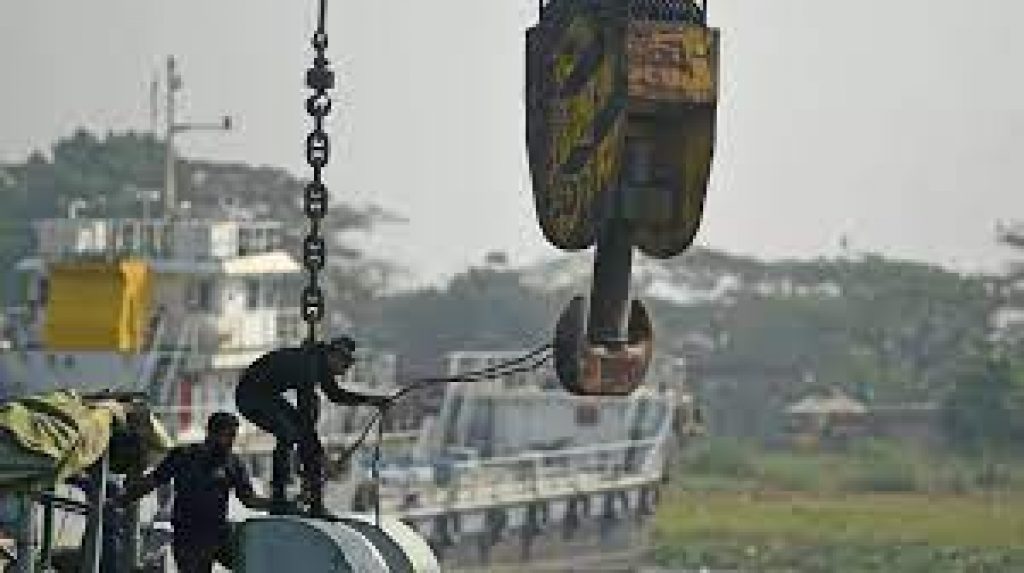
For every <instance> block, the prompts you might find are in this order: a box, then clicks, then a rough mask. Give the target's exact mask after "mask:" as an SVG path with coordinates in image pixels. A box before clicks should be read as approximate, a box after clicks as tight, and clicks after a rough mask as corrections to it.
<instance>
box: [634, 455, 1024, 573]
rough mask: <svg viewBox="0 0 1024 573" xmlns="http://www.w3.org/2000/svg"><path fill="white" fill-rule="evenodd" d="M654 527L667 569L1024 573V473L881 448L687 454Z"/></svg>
mask: <svg viewBox="0 0 1024 573" xmlns="http://www.w3.org/2000/svg"><path fill="white" fill-rule="evenodd" d="M666 489H667V494H666V497H665V499H664V500H663V502H662V503H661V505H660V506H659V509H658V514H657V516H656V518H655V547H656V549H655V550H654V555H653V556H654V560H655V561H656V562H657V563H658V564H659V565H662V566H668V567H678V568H686V569H691V568H699V567H702V566H707V567H710V568H712V569H724V570H740V571H799V572H818V571H822V572H825V571H829V572H832V571H843V572H845V571H855V572H856V571H887V572H897V573H898V572H918V571H920V572H929V573H930V572H933V571H936V572H943V571H950V572H952V571H957V572H959V571H999V572H1003V571H1022V572H1024V470H1022V466H1021V464H1020V462H1019V461H1013V460H1001V461H999V462H996V461H993V460H977V459H963V458H958V457H955V456H952V455H948V454H937V453H934V452H930V453H926V452H923V451H918V450H912V449H908V448H906V447H901V446H899V445H897V444H892V443H883V442H865V443H862V444H858V445H856V446H854V447H852V448H851V449H849V450H848V451H846V452H842V453H823V452H814V453H799V452H791V451H775V452H766V451H762V450H758V449H756V448H753V447H750V446H749V445H746V444H742V443H739V442H734V441H728V440H710V441H706V442H704V443H702V444H698V445H697V446H696V447H694V448H691V449H690V450H688V451H686V452H685V453H684V455H683V456H682V459H681V461H680V463H679V464H678V465H677V466H676V472H675V475H674V479H673V482H672V484H671V485H670V486H669V487H668V488H666Z"/></svg>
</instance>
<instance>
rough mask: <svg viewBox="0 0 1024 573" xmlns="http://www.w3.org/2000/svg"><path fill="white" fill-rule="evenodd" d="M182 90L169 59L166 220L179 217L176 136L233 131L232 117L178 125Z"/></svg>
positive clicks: (177, 75) (166, 120) (166, 91)
mask: <svg viewBox="0 0 1024 573" xmlns="http://www.w3.org/2000/svg"><path fill="white" fill-rule="evenodd" d="M181 88H182V81H181V74H179V73H178V69H177V65H176V63H175V61H174V56H168V57H167V81H166V82H164V90H165V91H164V98H165V105H166V110H167V111H166V113H165V114H164V119H165V123H164V133H165V134H166V141H165V146H164V218H165V219H173V218H174V217H175V215H177V211H178V200H177V188H176V179H175V165H176V163H177V158H176V156H175V152H174V136H175V135H177V134H179V133H184V132H186V131H229V130H231V129H232V120H231V116H229V115H225V116H224V117H222V118H221V120H220V121H219V122H209V123H187V122H186V123H178V122H177V121H176V120H175V106H176V101H175V94H177V92H179V91H180V90H181Z"/></svg>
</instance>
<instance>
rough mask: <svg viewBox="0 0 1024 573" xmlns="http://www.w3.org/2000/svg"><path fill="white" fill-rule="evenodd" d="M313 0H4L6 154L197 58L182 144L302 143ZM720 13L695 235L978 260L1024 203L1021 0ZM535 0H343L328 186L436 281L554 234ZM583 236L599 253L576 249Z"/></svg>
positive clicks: (986, 257)
mask: <svg viewBox="0 0 1024 573" xmlns="http://www.w3.org/2000/svg"><path fill="white" fill-rule="evenodd" d="M313 7H314V3H313V1H312V0H303V1H295V0H216V1H213V2H211V1H209V0H176V1H174V2H167V1H157V0H90V1H88V2H73V1H69V0H2V2H0V73H2V78H3V80H2V84H0V85H2V88H0V161H15V160H19V159H22V158H23V157H24V156H25V155H26V154H27V153H28V152H29V151H31V150H32V149H45V148H47V147H49V145H50V144H51V143H52V142H53V141H54V140H55V139H57V138H58V137H61V136H64V135H67V134H69V133H70V132H71V131H72V130H73V129H74V128H75V127H77V126H86V127H89V128H93V129H99V130H107V129H112V130H125V129H148V126H149V113H148V83H149V81H150V78H151V77H152V76H153V74H154V73H155V71H156V70H158V69H159V67H160V66H161V65H162V61H163V58H164V57H165V56H166V55H167V54H175V55H177V57H178V58H179V62H180V64H181V69H182V73H183V75H184V79H185V92H184V93H185V95H184V98H183V111H184V116H185V117H186V118H187V119H193V120H207V119H212V118H215V117H218V116H220V115H221V114H223V113H225V112H227V113H231V114H232V115H235V116H236V117H237V118H238V119H239V123H240V129H239V130H237V131H235V132H233V133H230V134H189V135H186V136H185V137H183V138H182V141H181V148H182V150H183V152H184V153H185V154H186V155H189V156H195V157H204V158H218V159H230V160H242V161H247V162H251V163H258V164H270V165H277V166H283V167H286V168H288V169H289V170H292V171H293V172H295V173H297V174H300V175H302V174H305V173H306V172H307V171H306V170H305V168H304V164H303V155H302V141H303V138H304V135H305V132H306V130H307V119H306V116H305V115H304V112H303V109H302V100H303V98H304V97H305V95H306V90H305V89H304V88H303V86H302V74H303V71H304V69H305V67H306V66H307V65H308V60H309V57H310V54H309V49H308V36H309V34H310V31H311V28H312V14H313ZM709 13H710V20H711V22H712V23H713V25H715V26H717V27H720V28H721V29H722V33H723V45H722V52H723V54H722V55H723V59H722V77H723V91H722V101H721V105H720V110H719V137H718V144H717V155H716V162H715V167H714V173H713V177H712V180H713V181H712V186H711V188H710V190H709V193H708V202H707V208H706V211H705V216H704V223H703V227H702V229H701V232H700V235H699V237H698V242H699V243H701V244H706V245H710V246H714V247H719V248H724V249H727V250H730V251H734V252H740V253H750V254H756V255H761V256H768V257H773V258H774V257H811V256H815V255H820V254H824V255H832V254H835V253H837V252H838V242H839V237H840V236H841V235H842V234H844V233H846V234H848V235H849V237H850V246H851V248H853V249H854V250H857V251H861V250H871V251H880V252H884V253H887V254H892V255H895V256H901V257H908V258H914V259H923V260H928V261H933V262H937V263H941V264H944V265H947V266H955V267H957V268H962V269H978V268H993V266H994V265H995V264H997V263H998V262H999V261H1001V260H1004V259H1005V258H1007V255H1008V253H1007V251H1006V250H1005V249H1004V248H1001V247H998V246H996V245H995V243H994V235H993V229H994V224H995V222H996V221H997V220H999V219H1012V218H1014V217H1020V218H1024V193H1022V191H1024V77H1022V72H1021V70H1022V69H1024V62H1022V60H1024V57H1022V56H1024V34H1022V33H1021V26H1022V25H1024V2H1021V1H1020V0H984V1H983V2H973V3H969V2H962V1H953V0H887V1H882V0H858V1H853V0H846V1H836V0H710V9H709ZM535 17H536V2H535V1H533V0H529V1H528V0H489V1H488V0H432V1H423V0H363V1H359V2H357V1H355V0H343V1H342V0H333V1H332V2H331V4H330V22H329V34H330V40H331V46H330V53H331V55H332V60H333V63H334V66H335V69H336V70H337V72H338V76H339V80H340V89H339V90H337V92H336V98H337V99H338V100H340V106H338V107H336V108H335V109H336V113H335V116H334V118H333V122H332V131H333V140H334V141H335V142H337V144H336V146H335V147H334V151H333V158H332V159H333V162H332V164H331V167H330V170H329V175H328V179H329V184H330V185H331V187H332V188H333V189H334V193H335V194H336V195H339V196H347V197H350V198H352V200H354V201H356V202H358V203H366V202H373V203H378V204H380V205H383V206H385V207H389V208H391V209H393V210H395V211H397V212H399V213H401V214H404V215H405V216H407V217H409V218H410V219H411V222H410V223H409V224H407V225H397V226H389V227H384V228H381V229H380V232H379V233H378V235H377V236H375V237H374V238H373V239H372V240H370V239H361V240H363V241H371V242H372V244H371V245H370V247H371V248H373V249H376V250H377V251H383V250H386V251H387V252H389V253H390V254H391V256H392V257H393V258H396V259H398V260H399V261H402V262H404V263H406V264H408V265H409V266H410V267H412V268H413V269H414V270H415V271H416V272H417V273H419V276H421V277H423V278H424V279H428V280H430V279H435V278H437V277H439V276H442V275H443V274H445V273H449V272H451V271H453V270H456V269H458V268H460V267H463V266H464V265H465V264H467V263H469V262H478V261H480V260H481V259H482V257H483V254H484V253H485V252H487V251H489V250H493V249H502V250H506V251H508V252H509V253H510V254H511V260H512V262H514V263H520V262H527V261H532V260H536V259H538V258H543V257H548V256H551V255H553V254H555V250H554V248H553V247H550V246H548V245H547V244H546V243H545V242H544V240H543V238H542V237H541V235H540V231H539V229H538V228H537V225H536V223H535V222H534V214H533V205H532V198H531V195H530V191H529V179H528V175H527V171H526V167H525V150H524V138H523V131H524V128H523V122H524V120H523V104H522V97H521V94H522V88H523V57H522V51H523V49H522V42H523V31H524V29H525V28H526V27H527V26H528V25H530V24H532V23H533V21H534V19H535ZM580 256H585V255H583V254H580Z"/></svg>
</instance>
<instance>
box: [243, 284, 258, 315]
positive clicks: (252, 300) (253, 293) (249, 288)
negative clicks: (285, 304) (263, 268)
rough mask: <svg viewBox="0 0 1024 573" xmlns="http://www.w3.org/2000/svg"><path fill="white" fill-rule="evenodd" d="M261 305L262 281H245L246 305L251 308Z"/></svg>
mask: <svg viewBox="0 0 1024 573" xmlns="http://www.w3.org/2000/svg"><path fill="white" fill-rule="evenodd" d="M259 306H260V282H259V281H258V280H256V279H248V280H246V281H245V307H246V308H248V309H249V310H252V309H254V308H259Z"/></svg>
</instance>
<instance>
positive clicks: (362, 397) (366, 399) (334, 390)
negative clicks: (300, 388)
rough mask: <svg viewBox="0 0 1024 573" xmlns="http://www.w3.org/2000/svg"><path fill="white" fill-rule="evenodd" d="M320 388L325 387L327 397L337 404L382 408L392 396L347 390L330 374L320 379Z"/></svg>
mask: <svg viewBox="0 0 1024 573" xmlns="http://www.w3.org/2000/svg"><path fill="white" fill-rule="evenodd" d="M320 388H322V389H323V391H324V395H325V396H327V399H328V400H330V401H331V402H334V403H335V404H345V405H348V406H357V405H359V404H366V405H368V406H374V407H376V408H382V407H384V406H387V405H388V403H390V402H391V396H387V395H383V394H363V393H361V392H352V391H351V390H346V389H344V388H342V387H341V386H340V385H339V384H338V381H337V379H336V378H335V377H334V376H331V375H330V374H327V375H325V376H324V377H323V378H322V379H321V380H320Z"/></svg>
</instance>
